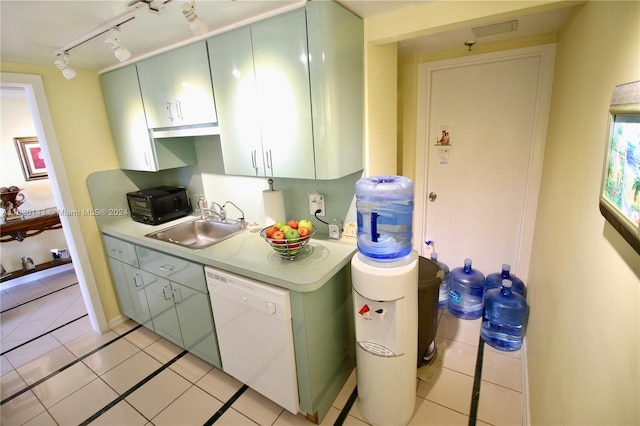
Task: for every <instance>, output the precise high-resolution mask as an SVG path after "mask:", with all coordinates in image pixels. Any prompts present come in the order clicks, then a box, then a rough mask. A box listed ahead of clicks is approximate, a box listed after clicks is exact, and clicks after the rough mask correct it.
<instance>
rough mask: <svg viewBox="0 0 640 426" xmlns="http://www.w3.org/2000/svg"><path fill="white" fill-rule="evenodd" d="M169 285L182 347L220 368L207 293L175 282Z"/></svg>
mask: <svg viewBox="0 0 640 426" xmlns="http://www.w3.org/2000/svg"><path fill="white" fill-rule="evenodd" d="M171 286H172V287H173V290H172V294H173V295H174V297H175V299H176V305H175V306H176V311H177V312H178V320H179V321H180V330H181V331H182V341H183V342H184V348H185V349H186V350H188V351H189V352H191V353H193V354H194V355H196V356H198V357H200V358H202V359H204V360H205V361H207V362H209V363H211V364H213V365H215V366H216V367H218V368H220V367H221V363H220V356H219V354H218V343H217V338H216V335H215V330H214V326H213V315H212V313H211V300H210V298H209V295H208V294H204V293H200V292H199V291H195V290H193V289H191V288H189V287H186V286H182V285H180V284H176V283H171Z"/></svg>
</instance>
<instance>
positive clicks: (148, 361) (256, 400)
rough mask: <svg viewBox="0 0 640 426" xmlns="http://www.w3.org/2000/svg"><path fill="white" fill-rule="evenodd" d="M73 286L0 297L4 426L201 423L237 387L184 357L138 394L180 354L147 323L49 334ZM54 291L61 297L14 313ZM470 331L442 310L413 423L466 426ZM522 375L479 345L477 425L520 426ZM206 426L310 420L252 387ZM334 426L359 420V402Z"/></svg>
mask: <svg viewBox="0 0 640 426" xmlns="http://www.w3.org/2000/svg"><path fill="white" fill-rule="evenodd" d="M75 282H76V279H75V275H74V273H73V271H71V272H67V273H62V274H57V275H54V276H51V277H49V278H44V279H40V280H38V281H36V282H33V283H29V284H24V285H20V286H18V287H14V288H11V289H8V290H2V291H1V299H0V302H1V303H0V306H1V307H2V309H1V310H2V311H5V312H3V313H2V314H0V329H1V337H2V347H1V353H2V356H1V357H0V360H1V363H0V367H1V369H0V374H1V380H0V386H1V398H2V404H1V405H0V416H1V421H0V423H1V424H2V425H4V426H9V425H54V424H58V425H77V424H81V423H83V422H85V421H86V420H87V419H91V420H92V421H90V423H91V424H97V425H138V424H139V425H165V424H166V425H202V424H205V422H207V421H208V420H209V419H210V418H211V417H212V416H213V415H214V414H215V413H216V412H217V411H218V410H219V409H220V408H222V407H223V406H224V405H225V403H227V401H229V400H230V398H231V397H232V396H233V395H234V394H235V393H236V392H237V391H238V390H240V389H241V387H242V383H240V382H239V381H237V380H236V379H234V378H232V377H231V376H229V375H227V374H225V373H224V372H222V371H220V370H218V369H216V368H214V367H212V366H211V365H209V364H207V363H206V362H204V361H202V360H200V359H199V358H197V357H195V356H193V355H191V354H186V355H184V356H182V357H179V358H178V359H177V360H176V361H175V362H173V363H172V364H170V365H169V366H168V367H167V368H164V369H162V370H161V371H160V372H159V374H157V375H155V376H153V377H152V378H151V379H150V380H149V381H148V382H146V383H144V384H143V385H141V386H138V387H136V386H137V385H138V383H139V382H140V381H141V380H143V379H145V378H147V377H148V376H149V375H150V374H152V373H153V372H155V371H157V370H158V369H160V368H161V367H163V366H164V365H166V364H167V363H169V362H170V361H171V360H174V358H176V357H177V356H179V355H180V354H181V353H182V349H181V348H179V347H177V346H175V345H174V344H172V343H170V342H168V341H167V340H165V339H164V338H161V337H159V336H157V335H156V334H155V333H153V332H151V331H149V330H147V329H145V328H142V327H140V328H137V329H135V330H134V331H131V330H133V329H134V328H135V327H136V326H137V324H135V323H134V322H127V323H125V324H122V325H120V326H118V327H116V328H115V329H114V330H111V331H109V332H108V333H106V334H104V335H98V334H97V333H95V332H93V331H92V330H91V326H90V324H89V320H88V318H87V317H86V316H85V317H82V318H81V319H79V320H77V321H73V322H71V323H69V324H68V325H65V326H63V327H61V328H59V329H57V330H55V331H53V332H50V333H48V331H50V330H52V329H54V328H56V327H59V326H60V325H62V324H66V323H68V322H69V321H71V320H73V319H74V318H77V317H81V316H82V315H84V314H86V311H85V310H84V307H83V306H79V303H80V304H81V297H79V289H77V287H78V286H77V285H75V286H73V285H71V284H73V283H75ZM62 288H64V290H60V289H62ZM53 290H60V291H57V292H56V293H54V294H52V295H50V296H46V297H41V298H40V299H36V301H35V302H30V303H27V304H25V305H21V306H20V307H18V308H13V309H11V308H12V307H13V306H16V305H19V304H21V303H25V302H28V300H30V299H29V298H30V297H31V298H33V297H40V296H42V295H43V294H45V293H50V292H51V291H53ZM78 300H80V302H79V301H78ZM479 330H480V323H479V320H475V321H465V320H459V319H458V318H456V317H454V316H452V315H450V314H449V313H448V312H446V311H442V312H440V313H439V325H438V331H437V336H436V343H437V347H438V352H439V355H438V358H437V359H436V360H435V361H434V363H433V364H432V365H431V366H429V367H428V368H426V369H423V370H422V371H421V374H420V375H421V377H422V378H423V379H422V380H419V381H418V386H417V391H416V409H415V414H414V416H413V418H412V420H411V422H410V424H412V425H445V424H447V425H467V424H469V412H470V406H471V395H472V389H473V382H474V371H475V365H476V357H477V352H478V342H479ZM127 333H128V334H127ZM40 335H42V337H39V338H37V339H36V340H34V341H32V342H30V343H27V344H24V345H23V346H20V347H18V348H17V349H13V350H11V348H13V347H15V346H17V345H20V344H22V343H23V342H25V341H28V340H29V339H32V338H34V337H35V336H40ZM122 335H124V337H120V336H122ZM112 341H113V342H112ZM109 342H112V343H110V344H108V345H106V344H107V343H109ZM92 351H94V352H93V353H91V354H90V355H88V356H87V354H89V353H90V352H92ZM78 358H81V361H77V360H78ZM522 377H523V376H522V365H521V359H520V354H519V351H518V352H513V353H507V352H500V351H497V350H494V349H492V348H490V347H488V346H487V345H484V357H483V368H482V383H481V387H480V398H479V404H478V411H477V424H491V425H522V424H523V409H522V407H523V406H524V403H523V397H522V387H523V385H522V383H523V381H522ZM356 383H357V380H356V377H355V371H354V373H353V374H352V375H351V377H350V378H349V380H348V381H347V383H346V384H345V385H344V387H343V389H342V391H341V392H340V394H339V395H338V397H337V398H336V400H335V402H334V404H333V406H332V407H331V408H330V411H329V413H328V414H327V416H326V417H325V419H324V421H323V422H322V424H323V425H332V424H335V423H336V420H337V419H338V418H339V416H340V414H341V412H342V410H343V409H344V408H345V406H346V405H347V402H348V400H349V397H350V396H351V394H352V393H353V390H354V389H355V387H356ZM132 389H133V390H132ZM122 395H126V396H125V397H122ZM112 403H113V406H112V407H109V408H107V409H105V407H108V406H109V404H112ZM96 413H101V414H100V415H99V416H94V415H95V414H96ZM92 416H94V417H92ZM215 423H216V424H221V425H255V424H259V425H308V424H311V423H310V422H308V421H307V420H306V418H305V417H304V416H303V415H302V414H298V415H296V416H294V415H293V414H291V413H289V412H288V411H286V410H283V409H282V408H281V407H279V406H277V405H276V404H274V403H273V402H271V401H270V400H268V399H266V398H265V397H263V396H262V395H260V394H258V393H256V392H254V391H252V390H251V389H247V390H246V391H245V392H243V393H242V394H241V395H240V397H239V398H238V399H237V400H236V401H235V402H233V404H231V406H230V408H229V409H227V410H226V411H225V412H224V414H223V415H222V416H221V417H220V418H219V419H217V421H216V422H215ZM343 424H345V425H366V424H367V423H366V422H365V420H364V419H363V418H362V416H361V414H360V412H359V410H358V405H357V403H355V404H354V405H353V406H352V407H351V408H350V410H349V412H348V415H347V416H346V418H344V422H343Z"/></svg>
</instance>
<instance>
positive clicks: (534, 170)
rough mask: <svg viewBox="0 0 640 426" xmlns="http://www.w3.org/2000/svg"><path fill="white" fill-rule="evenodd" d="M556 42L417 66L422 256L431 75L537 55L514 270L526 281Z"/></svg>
mask: <svg viewBox="0 0 640 426" xmlns="http://www.w3.org/2000/svg"><path fill="white" fill-rule="evenodd" d="M555 49H556V45H555V43H553V44H544V45H538V46H532V47H525V48H519V49H513V50H506V51H500V52H492V53H485V54H479V55H474V56H470V57H463V58H455V59H445V60H440V61H433V62H423V63H421V64H420V65H419V66H418V96H417V98H418V106H417V120H416V122H417V129H416V130H417V132H416V182H415V194H416V196H415V197H414V198H415V200H414V212H415V213H414V230H415V231H414V235H416V236H419V238H414V239H413V241H414V242H413V246H414V249H415V250H417V251H418V253H420V254H421V255H422V256H425V257H427V258H428V257H429V256H428V249H427V247H426V245H425V243H424V241H423V236H424V232H425V231H426V221H427V205H428V204H427V203H428V198H427V197H428V195H427V189H428V187H429V186H428V177H429V173H428V170H427V167H428V164H429V143H428V140H429V127H430V125H431V123H429V112H430V111H429V98H430V96H431V84H432V74H433V73H434V72H435V71H440V70H446V69H452V68H460V67H468V66H472V65H481V64H486V63H494V62H504V61H510V60H518V59H523V58H531V57H539V58H540V59H541V61H540V70H539V77H538V92H537V102H536V112H535V117H534V124H533V129H534V131H533V134H532V144H531V152H530V155H529V166H528V170H527V179H526V193H525V203H524V213H523V214H524V217H523V220H522V226H521V229H520V236H519V237H520V238H519V242H520V244H519V247H518V253H517V254H516V264H515V265H513V266H514V270H517V271H518V276H520V277H521V278H522V279H523V280H524V281H525V282H526V280H527V278H528V275H529V263H530V261H531V251H532V247H533V235H534V228H535V221H536V211H537V207H538V195H539V192H540V182H541V180H542V165H543V158H544V147H545V143H546V138H547V125H548V122H549V108H550V104H551V89H552V84H553V68H554V61H555Z"/></svg>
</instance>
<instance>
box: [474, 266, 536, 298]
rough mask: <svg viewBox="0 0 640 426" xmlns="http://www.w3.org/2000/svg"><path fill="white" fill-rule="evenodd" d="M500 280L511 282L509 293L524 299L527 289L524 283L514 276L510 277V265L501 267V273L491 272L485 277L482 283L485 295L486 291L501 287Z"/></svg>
mask: <svg viewBox="0 0 640 426" xmlns="http://www.w3.org/2000/svg"><path fill="white" fill-rule="evenodd" d="M502 280H511V283H512V286H511V291H513V292H515V293H518V294H519V295H520V296H523V297H526V295H527V288H526V287H525V285H524V281H522V280H521V279H520V278H518V277H516V276H515V275H511V265H509V264H508V263H505V264H503V265H502V271H501V272H493V273H491V274H489V275H487V278H486V279H485V281H484V292H485V294H486V293H487V290H491V289H494V288H500V287H502Z"/></svg>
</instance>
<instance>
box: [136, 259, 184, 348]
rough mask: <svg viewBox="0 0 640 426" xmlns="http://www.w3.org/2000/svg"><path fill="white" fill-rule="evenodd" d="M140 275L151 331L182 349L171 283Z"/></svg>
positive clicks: (156, 277) (153, 276) (149, 275)
mask: <svg viewBox="0 0 640 426" xmlns="http://www.w3.org/2000/svg"><path fill="white" fill-rule="evenodd" d="M142 274H143V279H144V283H145V286H146V294H147V302H148V303H149V310H150V311H151V318H152V321H153V329H154V330H155V332H156V333H158V334H159V335H161V336H162V337H164V338H166V339H167V340H169V341H171V342H173V343H175V344H176V345H178V346H180V347H182V348H184V342H183V341H182V332H181V331H180V322H179V321H178V313H177V312H176V308H175V306H174V304H175V301H174V297H175V296H174V294H173V289H172V288H171V282H169V280H167V279H164V278H161V277H158V276H156V275H153V274H150V273H148V272H145V271H142Z"/></svg>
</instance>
